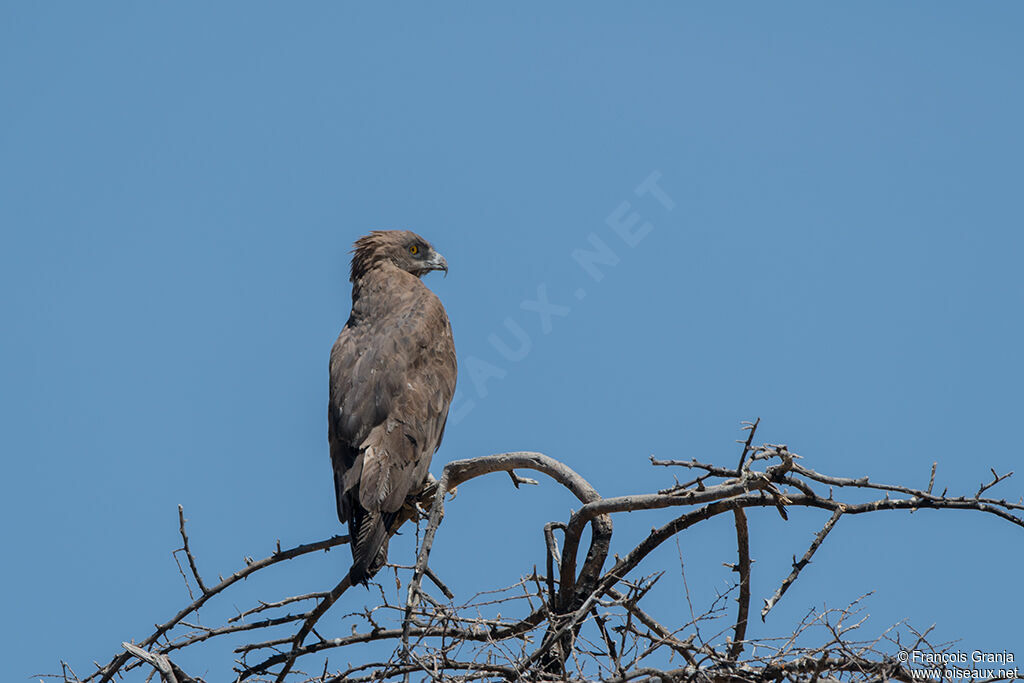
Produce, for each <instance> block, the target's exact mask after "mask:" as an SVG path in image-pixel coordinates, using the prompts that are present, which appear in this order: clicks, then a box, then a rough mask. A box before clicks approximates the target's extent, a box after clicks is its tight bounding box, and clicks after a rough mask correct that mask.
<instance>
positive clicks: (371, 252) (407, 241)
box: [351, 230, 448, 282]
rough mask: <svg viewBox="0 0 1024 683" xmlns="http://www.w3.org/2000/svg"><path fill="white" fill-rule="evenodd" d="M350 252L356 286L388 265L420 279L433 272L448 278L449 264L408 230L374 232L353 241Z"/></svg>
mask: <svg viewBox="0 0 1024 683" xmlns="http://www.w3.org/2000/svg"><path fill="white" fill-rule="evenodd" d="M354 246H355V248H354V249H353V250H352V277H351V280H352V281H353V282H355V281H356V280H357V279H359V278H360V277H362V276H363V274H364V273H366V272H367V271H369V270H370V269H371V268H374V267H375V266H377V265H379V264H382V263H387V262H390V263H391V264H393V265H395V266H397V267H398V268H401V269H402V270H404V271H405V272H407V273H412V274H413V275H415V276H416V277H423V276H424V275H426V274H427V273H429V272H430V271H432V270H443V271H444V272H445V275H447V274H448V262H447V261H445V260H444V256H441V254H439V253H438V252H437V250H436V249H434V247H433V246H432V245H431V244H430V242H428V241H426V240H425V239H423V238H422V237H420V236H419V235H417V234H416V233H414V232H412V231H410V230H374V231H373V232H371V233H370V234H369V235H366V236H364V237H360V238H359V239H358V240H356V243H355V245H354Z"/></svg>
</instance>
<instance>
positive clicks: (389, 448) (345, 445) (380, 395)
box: [327, 230, 456, 584]
mask: <svg viewBox="0 0 1024 683" xmlns="http://www.w3.org/2000/svg"><path fill="white" fill-rule="evenodd" d="M431 270H444V271H445V272H447V271H448V264H447V262H446V261H445V260H444V257H443V256H441V255H440V254H439V253H437V251H435V250H434V248H433V247H432V246H431V245H430V243H429V242H427V241H426V240H425V239H423V238H422V237H420V236H419V235H417V234H416V233H413V232H409V231H407V230H377V231H374V232H372V233H370V234H369V235H367V236H365V237H362V238H360V239H359V240H358V241H357V242H356V243H355V249H354V250H353V256H352V277H351V279H352V313H351V315H350V316H349V319H348V322H347V323H346V324H345V328H344V329H343V330H342V331H341V334H340V335H338V340H337V341H336V342H334V348H333V349H331V394H330V404H329V405H328V411H327V425H328V427H327V429H328V440H329V441H330V444H331V464H332V465H333V467H334V489H335V493H336V495H337V503H338V519H340V520H341V521H342V523H347V524H348V529H349V538H350V545H351V548H352V569H351V570H350V576H351V579H352V583H364V584H365V583H366V581H367V580H368V579H369V578H370V577H372V576H373V575H374V574H375V573H376V572H377V570H378V569H380V567H381V566H382V565H383V564H384V562H385V561H386V560H387V541H388V537H389V535H390V532H391V531H392V529H391V526H392V524H393V523H394V521H395V519H396V517H397V513H398V511H399V509H400V508H401V507H402V505H403V503H405V499H406V496H408V495H409V494H410V493H415V492H417V491H418V490H419V488H420V487H421V486H422V484H423V482H424V480H425V479H426V476H427V469H428V468H429V467H430V458H431V456H433V454H434V451H436V450H437V447H438V446H439V445H440V444H441V437H442V436H443V435H444V426H445V421H446V420H447V418H448V406H449V404H450V403H451V400H452V394H453V393H454V391H455V376H456V364H455V345H454V343H453V342H452V328H451V324H450V323H449V322H448V314H447V313H445V310H444V307H443V306H442V305H441V302H440V300H438V298H437V296H435V295H434V293H433V292H431V291H430V290H429V289H428V288H427V287H426V285H424V284H423V283H422V282H421V281H420V277H422V276H423V275H425V274H426V273H428V272H430V271H431Z"/></svg>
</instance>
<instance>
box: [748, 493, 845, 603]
mask: <svg viewBox="0 0 1024 683" xmlns="http://www.w3.org/2000/svg"><path fill="white" fill-rule="evenodd" d="M842 516H843V511H842V510H841V509H836V510H835V512H833V513H832V516H831V517H829V518H828V521H827V522H825V526H823V527H822V528H821V531H819V532H818V533H817V534H815V535H814V540H813V541H811V545H810V547H809V548H807V552H805V553H804V556H803V557H801V558H800V561H799V562H796V561H794V562H793V571H791V572H790V573H789V576H787V577H786V578H785V579H783V581H782V584H781V585H780V586H779V587H778V588H777V589H776V590H775V594H774V595H772V597H770V598H768V599H767V600H765V601H764V607H763V608H761V621H764V619H765V617H767V616H768V613H769V612H771V611H772V608H773V607H775V605H776V603H778V601H779V599H780V598H781V597H782V596H783V595H785V593H786V591H787V590H789V587H790V586H792V585H793V582H794V581H796V577H798V576H799V575H800V572H801V571H802V570H803V568H804V567H806V566H807V565H808V564H810V563H811V557H812V556H813V555H814V553H815V552H816V551H817V550H818V548H819V547H820V546H821V544H822V542H823V541H824V540H825V537H826V536H828V535H829V533H830V532H831V531H832V529H833V528H835V526H836V522H838V521H839V518H840V517H842Z"/></svg>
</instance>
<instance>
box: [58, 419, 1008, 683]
mask: <svg viewBox="0 0 1024 683" xmlns="http://www.w3.org/2000/svg"><path fill="white" fill-rule="evenodd" d="M757 426H758V423H757V422H754V423H745V426H744V429H745V430H746V431H747V437H746V439H744V440H743V441H741V442H740V443H741V444H742V449H741V452H740V455H739V460H738V463H737V464H736V465H735V466H725V465H717V464H710V463H704V462H698V461H697V460H655V459H654V458H651V464H652V465H653V466H656V467H664V468H675V469H676V470H677V471H688V472H691V473H692V475H691V476H692V478H691V479H689V480H687V481H685V482H682V483H679V482H678V481H677V482H676V483H674V484H673V485H672V486H669V487H667V488H665V489H663V490H661V491H658V492H656V493H646V494H637V495H625V496H617V497H608V498H605V497H602V496H601V495H599V494H598V492H597V491H596V490H595V489H594V487H593V486H591V485H590V484H589V483H588V482H587V481H586V480H585V479H584V478H583V477H582V476H580V475H579V474H578V473H576V472H575V471H573V470H572V469H571V468H569V467H568V466H566V465H565V464H563V463H561V462H559V461H557V460H555V459H553V458H550V457H547V456H545V455H542V454H540V453H527V452H517V453H503V454H500V455H491V456H484V457H478V458H471V459H468V460H457V461H454V462H451V463H449V464H448V465H446V466H445V467H444V469H443V471H442V473H441V476H440V478H439V479H438V480H436V481H434V480H432V481H431V482H430V483H429V484H428V485H427V486H426V487H425V488H424V489H423V490H422V491H421V492H420V493H419V495H418V496H417V498H416V499H415V500H413V499H410V500H409V501H408V505H407V506H406V509H405V513H406V514H405V518H404V519H405V521H406V522H408V521H410V520H415V521H416V522H417V524H419V523H421V522H422V521H424V520H425V521H426V528H425V532H424V534H423V538H422V542H421V543H420V546H419V554H418V557H417V560H416V563H415V565H413V566H407V567H398V566H394V572H395V577H396V581H403V577H404V581H403V585H405V586H407V590H406V591H405V596H406V597H405V600H404V603H402V602H401V601H397V602H396V601H389V600H388V598H387V595H386V593H385V591H384V590H383V589H379V592H380V601H379V604H377V605H376V606H375V607H373V608H372V609H367V610H366V611H365V612H364V613H360V614H355V615H352V614H350V615H347V616H348V617H350V618H356V619H357V620H358V621H359V622H360V623H362V624H363V627H362V628H361V629H360V628H357V627H355V626H353V627H352V632H351V633H349V634H337V635H321V633H320V631H318V630H317V629H316V628H315V627H316V626H317V625H318V624H319V625H320V626H321V628H323V627H324V625H325V624H328V620H324V619H323V617H324V615H325V613H326V612H327V610H328V609H329V608H330V607H331V606H332V605H334V604H335V603H336V602H337V601H338V599H339V598H340V597H341V595H342V594H343V593H345V591H346V590H347V589H348V588H349V583H348V578H347V576H346V578H344V579H342V580H341V581H340V582H339V583H338V584H337V585H335V586H334V587H332V588H329V589H326V590H323V591H320V592H313V593H306V594H302V595H293V596H290V597H281V598H276V599H273V600H268V601H260V602H259V604H257V605H254V606H253V607H251V608H250V609H248V610H246V611H244V612H241V613H239V614H237V615H236V616H235V617H232V618H231V619H228V620H227V622H226V623H223V624H221V625H219V626H215V627H211V626H201V625H199V624H197V623H193V622H191V621H189V619H190V615H193V614H195V615H198V613H199V610H200V609H201V608H202V607H203V606H204V605H205V604H206V603H207V602H208V601H210V600H212V599H214V598H221V597H223V596H225V595H226V594H228V593H230V592H231V588H232V586H234V585H235V584H236V583H238V582H239V581H241V580H243V579H246V578H248V577H250V576H252V575H253V574H256V573H257V572H260V571H262V570H264V569H266V568H268V567H270V566H273V565H276V564H279V563H282V562H292V561H296V560H297V559H298V558H300V557H302V556H307V555H309V554H311V553H314V552H316V551H323V550H327V549H330V548H333V547H335V546H338V545H341V544H344V543H346V542H347V540H348V539H347V538H346V537H344V536H335V537H333V538H329V539H326V540H323V541H318V542H315V543H308V544H304V545H299V546H296V547H294V548H289V549H281V547H280V544H278V546H277V548H276V549H275V551H274V552H273V553H272V554H270V555H269V556H268V557H266V558H264V559H262V560H258V561H253V560H247V562H246V566H245V567H243V568H241V569H239V570H238V571H237V572H235V573H234V574H231V575H230V576H228V577H226V578H221V580H220V581H219V582H218V583H217V584H216V585H212V586H211V585H208V584H207V583H206V582H205V581H204V580H203V578H202V577H201V576H200V573H199V570H198V568H197V564H196V561H195V557H194V556H193V553H192V550H191V547H190V544H189V537H188V534H187V533H186V528H185V517H184V513H183V511H182V509H181V508H180V507H179V509H178V518H179V531H180V534H181V539H182V547H181V548H180V549H179V550H178V551H176V552H180V553H181V554H182V555H183V556H184V558H185V560H186V561H187V564H188V568H189V572H190V574H191V579H192V581H193V582H194V584H195V586H196V588H197V593H198V594H197V595H195V594H191V590H190V595H191V597H192V598H193V599H192V601H191V602H190V603H189V604H188V605H186V606H185V607H183V608H182V609H181V610H180V611H179V612H178V613H177V614H175V615H174V616H173V617H171V618H170V619H168V620H167V621H165V622H164V623H162V624H160V625H159V626H157V628H156V630H155V631H154V632H153V633H151V634H150V635H149V636H148V637H146V638H144V639H142V640H141V641H139V642H137V643H124V644H123V648H124V649H123V650H122V651H121V652H119V653H118V654H117V655H115V656H114V657H113V658H112V659H111V660H110V661H109V662H108V663H107V664H105V665H102V666H101V665H97V668H96V670H95V671H92V672H91V673H89V674H88V675H84V676H82V677H79V676H77V675H76V674H74V673H73V672H72V670H71V669H70V668H68V667H66V666H64V670H63V673H62V674H60V675H58V676H57V677H58V678H63V680H65V681H72V682H75V683H106V682H107V681H110V680H113V679H114V678H115V677H116V678H119V679H120V678H122V677H124V676H126V675H130V673H129V672H133V671H134V672H137V673H136V674H135V675H140V676H144V677H147V680H148V678H152V677H153V676H154V675H156V676H159V677H160V678H161V679H162V680H163V681H164V683H191V682H193V681H201V680H202V679H201V678H199V677H197V676H194V675H189V674H187V673H186V672H184V671H183V670H182V669H181V668H179V667H178V666H177V665H176V664H175V663H174V662H173V661H172V658H173V657H174V655H175V653H176V652H179V651H181V650H184V649H185V648H197V647H200V646H205V645H206V644H207V643H209V642H210V641H215V640H216V639H218V638H220V637H222V636H226V635H228V634H236V635H237V634H251V640H250V641H249V642H246V643H245V644H243V645H240V646H238V647H236V648H235V650H234V652H235V654H236V655H237V656H236V657H235V658H233V661H234V664H233V667H232V670H230V671H229V670H227V667H225V670H224V671H223V672H218V673H217V674H216V678H215V679H212V680H211V681H210V683H213V680H216V681H228V680H234V681H239V682H240V681H265V680H273V681H278V682H283V681H286V680H287V681H296V682H298V681H305V682H312V681H320V682H322V683H326V682H328V681H330V682H340V681H384V680H396V679H403V680H410V679H411V680H430V681H470V680H507V681H518V680H525V681H554V680H558V681H565V680H569V681H587V680H605V681H638V680H646V681H677V680H678V681H682V680H699V681H782V680H785V681H792V682H794V683H795V682H797V681H813V680H817V679H833V680H852V681H882V680H887V679H899V680H906V681H909V680H912V678H911V672H910V670H909V669H908V668H907V665H906V664H905V663H903V662H901V661H900V660H899V659H898V658H897V656H896V653H898V652H899V651H909V650H918V651H924V652H929V653H934V654H936V655H939V654H941V653H942V652H943V649H944V648H948V646H949V645H948V644H941V643H932V642H930V641H929V639H928V636H929V632H927V631H925V632H918V631H916V630H915V629H914V628H913V626H911V625H909V624H901V625H897V626H896V627H893V628H891V629H889V630H887V631H886V632H884V633H882V634H879V635H877V636H861V635H860V634H861V626H862V623H863V618H862V613H863V607H862V605H861V604H860V601H859V600H858V601H855V602H854V603H853V604H851V605H849V606H847V607H845V608H842V609H822V610H817V611H812V612H810V613H808V614H807V615H806V616H805V618H804V619H803V620H802V621H801V622H800V623H799V624H798V625H797V627H796V629H795V630H794V631H793V632H792V633H786V634H785V636H784V637H780V638H771V639H764V640H748V639H747V635H746V634H747V623H748V620H749V618H750V612H751V599H752V598H751V592H750V573H751V557H750V552H749V542H748V534H749V532H748V526H747V514H748V511H753V510H756V509H760V508H766V509H768V510H769V511H770V513H771V514H773V515H774V514H779V515H781V516H782V517H783V518H784V519H786V518H787V508H795V507H804V508H814V509H818V510H821V511H822V512H823V513H824V514H825V515H827V517H826V521H825V522H824V524H823V526H822V527H821V528H820V530H819V531H818V532H817V533H816V534H815V535H814V536H813V538H812V540H811V542H810V544H809V546H808V547H807V548H806V551H805V552H803V554H802V556H801V557H800V559H796V556H795V555H794V561H793V563H792V566H791V567H790V568H789V571H788V574H787V575H786V576H785V577H784V578H783V579H782V580H781V582H780V583H779V585H778V588H777V589H776V590H775V592H774V593H773V594H772V595H771V596H769V597H767V598H765V599H764V604H763V607H761V609H760V617H761V619H762V620H763V619H764V618H765V616H766V615H767V614H768V613H769V612H770V611H771V610H772V608H773V607H775V605H777V604H778V602H779V600H780V599H781V598H782V597H783V596H784V595H785V593H786V591H787V590H788V589H789V588H790V587H791V586H792V585H793V582H794V581H796V580H797V579H798V578H799V576H800V573H801V571H802V570H803V569H804V567H806V566H807V565H808V563H810V561H811V558H812V557H813V555H814V553H815V552H816V551H817V550H818V548H819V547H820V546H821V544H822V543H823V542H824V541H825V540H826V539H827V538H828V536H829V534H830V533H831V532H832V531H833V530H834V529H835V528H836V526H837V524H838V523H839V522H840V520H841V519H842V518H843V517H845V516H850V515H862V514H867V513H876V512H884V511H891V510H918V509H926V508H930V509H935V510H972V511H975V512H981V513H987V514H991V515H995V516H997V517H999V518H1001V519H1004V520H1006V521H1007V522H1009V523H1011V524H1014V525H1017V526H1019V527H1024V518H1022V514H1021V512H1022V511H1024V503H1022V502H1021V500H1020V499H1018V501H1017V502H1011V501H1007V500H1005V499H996V498H991V497H987V496H986V495H985V494H986V492H988V491H989V490H990V489H991V488H992V487H994V486H995V485H997V484H999V483H1000V482H1002V481H1004V480H1005V479H1007V478H1008V477H1010V476H1011V475H1012V474H1013V473H1012V472H1008V473H1006V474H998V473H996V472H995V470H991V475H992V479H991V480H990V481H988V482H987V483H983V484H981V486H980V487H979V488H978V490H977V492H976V493H975V494H974V495H973V496H970V495H961V496H950V495H947V493H948V492H947V491H946V490H944V491H942V493H938V494H937V493H934V492H933V487H934V485H935V471H936V466H935V465H934V464H933V465H932V469H931V475H930V477H929V481H928V486H927V488H925V489H916V488H912V487H907V486H895V485H887V484H879V483H875V482H872V481H870V480H869V479H868V477H866V476H865V477H861V478H859V479H848V478H842V477H834V476H829V475H825V474H820V473H818V472H816V471H814V470H813V469H810V468H809V467H806V466H804V465H803V464H801V460H802V458H801V457H800V456H798V455H796V454H795V453H792V452H790V451H789V449H788V448H787V447H786V446H784V445H779V444H763V445H760V446H757V445H754V438H755V433H756V431H757ZM523 470H533V471H535V472H538V473H540V474H542V475H544V476H545V477H547V478H549V479H552V480H554V481H555V482H557V483H558V484H560V485H561V486H563V487H565V488H566V489H567V490H568V491H570V492H571V493H572V494H573V495H574V496H575V497H576V498H577V499H578V500H579V502H580V505H581V506H580V508H579V509H578V510H576V511H575V512H572V513H571V514H570V515H569V516H568V519H567V520H565V521H555V522H550V523H548V524H546V525H544V527H543V530H538V532H540V531H542V532H543V537H544V540H545V544H546V548H547V552H546V556H545V557H544V558H543V564H542V566H543V571H538V570H537V569H536V568H534V569H533V570H532V571H529V572H528V573H526V574H525V575H524V576H522V578H521V579H520V580H519V581H518V582H516V583H514V584H513V585H511V586H507V587H504V588H496V589H494V590H492V591H487V592H486V593H482V594H478V595H475V596H472V597H471V598H469V599H468V600H464V601H461V602H457V601H456V599H455V593H454V591H452V590H451V589H449V588H448V587H447V586H446V585H445V584H444V582H443V581H442V580H441V578H439V577H438V576H436V575H435V574H434V572H432V571H431V569H430V562H429V561H430V553H431V548H432V546H433V542H434V538H435V535H436V534H437V533H439V532H440V531H442V529H441V521H442V518H443V515H444V507H445V497H446V495H448V494H449V493H450V492H452V491H453V490H454V488H455V487H456V486H459V485H462V484H465V483H466V482H469V481H471V480H473V479H475V478H477V477H480V476H483V475H486V474H491V473H495V472H505V473H507V474H508V475H509V476H510V477H511V479H512V483H513V484H514V485H515V486H516V488H518V487H519V486H520V485H523V484H531V485H533V484H537V483H538V482H537V481H535V480H533V479H528V478H526V477H523V476H520V474H518V472H520V471H523ZM854 489H861V490H862V491H863V492H866V493H868V494H869V495H874V496H881V497H875V498H874V499H871V500H867V501H864V502H851V501H849V500H844V499H843V498H844V497H847V498H849V497H850V496H849V494H851V493H852V492H853V490H854ZM659 508H680V509H681V510H680V511H681V514H680V515H679V516H677V517H675V518H674V519H672V520H671V521H670V522H668V523H667V524H664V525H662V526H661V527H658V528H655V529H653V530H652V531H651V532H650V534H649V535H647V536H646V537H645V538H643V539H640V540H639V541H638V542H635V543H634V544H633V546H632V550H630V551H629V552H628V553H626V554H625V555H624V556H621V557H619V556H615V558H614V562H611V563H610V564H611V566H607V565H608V564H609V562H608V552H609V543H610V540H611V537H612V517H613V516H614V515H615V514H616V513H620V512H627V511H629V512H637V511H642V510H653V509H659ZM719 515H729V516H731V517H732V521H733V523H734V526H735V535H736V559H735V562H733V563H732V564H731V568H732V569H733V570H734V571H735V573H736V577H737V578H736V582H735V584H734V586H733V588H732V590H730V591H729V592H727V593H725V594H722V595H719V596H718V598H717V599H716V600H715V601H714V602H713V603H712V604H711V605H710V606H709V607H708V609H707V610H706V611H704V612H703V613H701V614H697V613H696V612H694V613H693V614H692V616H691V617H690V618H689V619H685V620H683V621H682V623H660V622H659V621H658V620H656V619H655V618H654V617H653V616H652V615H651V614H650V613H649V612H648V610H647V609H645V607H644V605H643V604H642V603H643V600H644V597H645V595H646V594H647V593H648V591H649V590H650V589H651V588H652V586H653V585H654V584H655V583H656V582H657V581H658V579H659V578H660V577H661V575H662V572H661V571H660V570H661V568H658V567H646V568H645V567H643V566H642V565H643V564H644V560H645V558H647V557H648V555H649V554H650V553H651V552H652V551H653V550H655V549H656V548H658V547H659V546H660V545H662V544H664V543H665V542H666V541H668V540H670V539H673V538H675V537H676V536H677V535H678V534H681V533H682V532H684V531H686V530H687V529H689V528H690V527H693V526H695V525H697V524H700V523H701V522H705V521H707V520H709V519H712V518H713V517H717V516H719ZM588 526H589V528H590V531H591V534H590V541H589V547H588V548H587V552H586V554H585V555H584V556H583V558H582V562H581V561H580V557H579V556H580V552H579V551H580V548H579V546H580V544H581V538H583V534H584V530H585V529H586V528H587V527H588ZM644 571H646V572H648V573H647V574H644V573H643V572H644ZM781 573H782V572H780V574H781ZM183 574H184V572H183ZM424 579H426V580H427V581H428V582H429V584H425V583H424ZM186 582H188V579H187V577H186ZM378 588H379V586H378ZM442 596H443V597H442ZM732 603H735V605H736V607H735V609H732ZM295 609H298V610H299V611H293V610H295ZM510 613H512V614H515V616H512V617H510V616H508V614H510ZM723 623H725V626H724V627H723V626H722V624H723ZM371 642H376V643H389V644H390V646H389V648H388V649H389V651H390V656H388V657H386V658H382V659H380V660H379V661H378V660H376V659H374V658H373V657H363V656H362V655H361V649H360V645H362V644H365V643H371ZM339 649H342V650H344V652H345V656H346V657H348V658H349V660H351V661H354V662H356V663H355V664H352V665H349V666H347V667H345V668H343V669H340V670H339V669H333V670H331V669H329V668H328V666H327V660H326V659H325V660H324V664H323V667H322V669H321V670H320V671H318V672H316V673H309V672H307V671H304V670H303V667H301V666H297V664H299V663H300V662H306V661H312V658H313V656H314V655H316V654H317V653H327V652H329V651H336V650H339ZM947 666H949V665H947Z"/></svg>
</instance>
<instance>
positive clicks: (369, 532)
mask: <svg viewBox="0 0 1024 683" xmlns="http://www.w3.org/2000/svg"><path fill="white" fill-rule="evenodd" d="M395 516H396V515H395V513H393V512H385V513H380V512H368V511H364V512H363V514H362V515H358V517H359V518H358V519H356V518H355V517H356V515H352V516H350V517H349V520H348V530H349V539H350V540H349V543H350V544H351V545H352V568H351V569H350V570H349V572H348V574H349V578H350V579H351V580H352V585H355V584H357V583H361V584H363V585H364V586H365V585H366V583H367V581H369V580H370V579H371V578H373V575H374V574H376V573H377V572H378V571H380V568H381V567H383V566H384V565H385V564H386V563H387V561H388V535H389V534H388V531H389V529H390V527H391V524H392V523H393V522H394V520H395Z"/></svg>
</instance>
